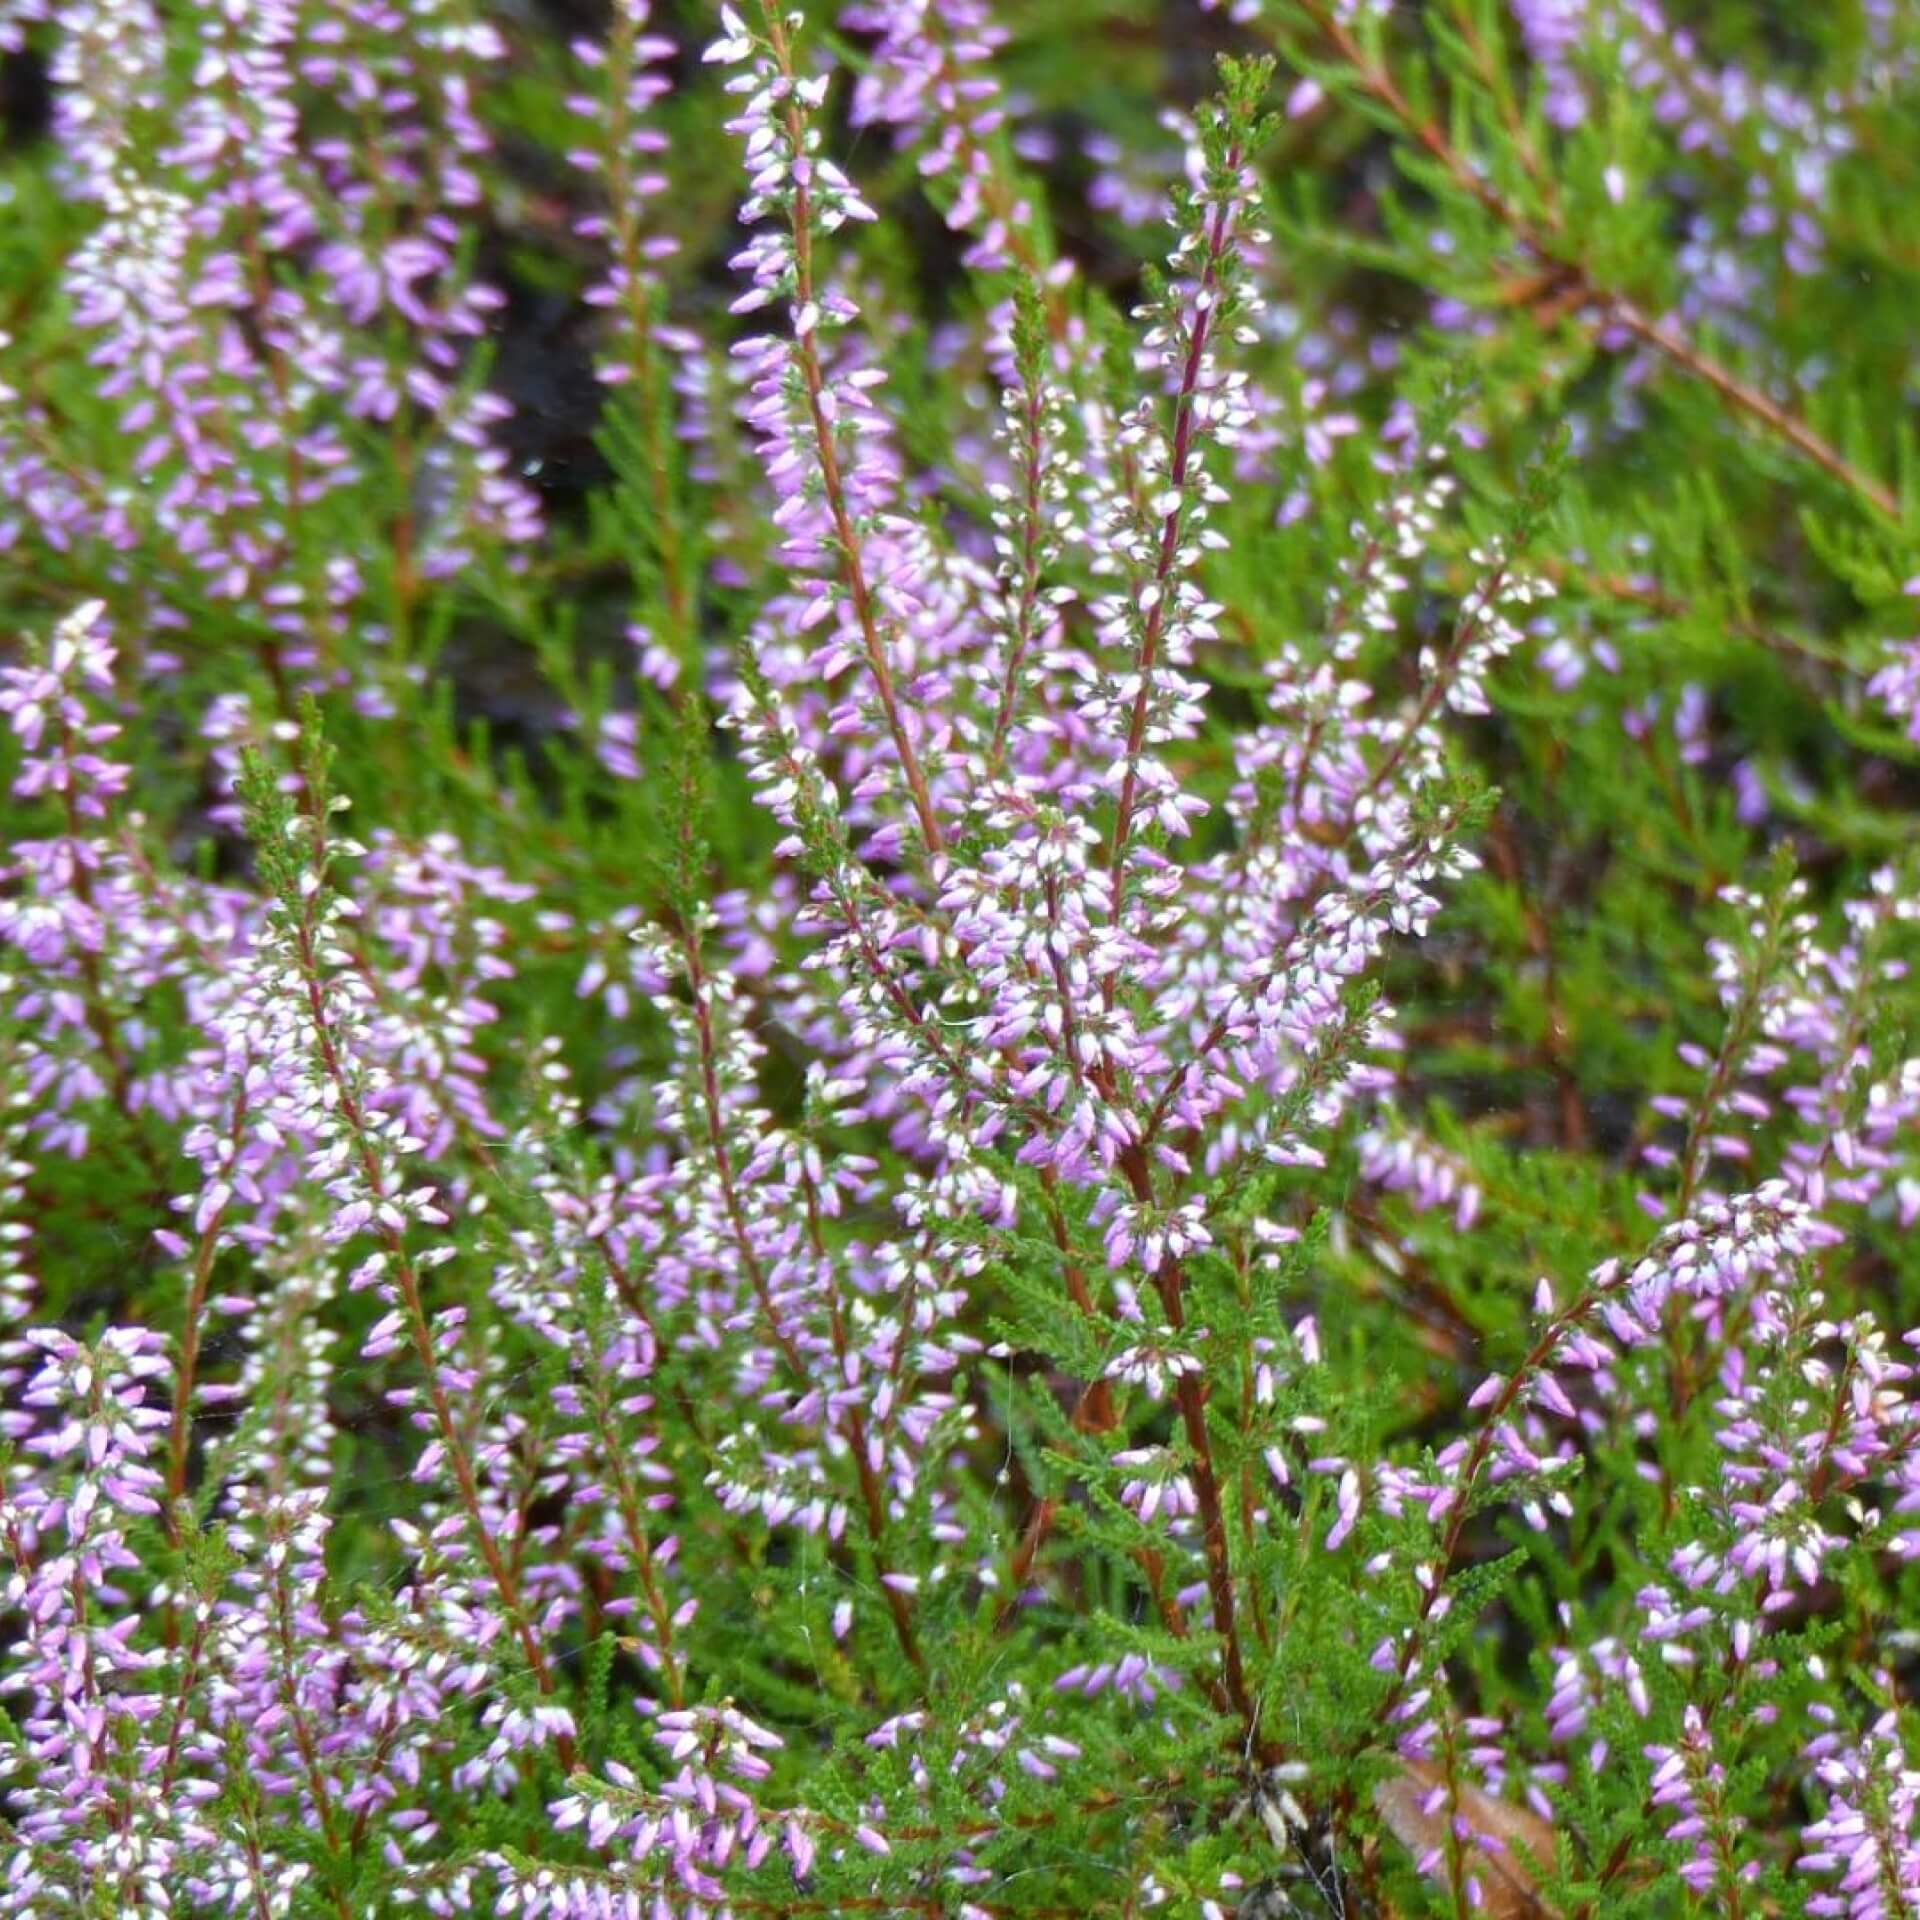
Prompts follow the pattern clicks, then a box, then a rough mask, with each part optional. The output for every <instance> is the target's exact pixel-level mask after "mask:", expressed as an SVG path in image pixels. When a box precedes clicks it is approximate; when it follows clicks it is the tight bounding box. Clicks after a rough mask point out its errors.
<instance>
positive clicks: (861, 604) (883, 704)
mask: <svg viewBox="0 0 1920 1920" xmlns="http://www.w3.org/2000/svg"><path fill="white" fill-rule="evenodd" d="M763 13H764V16H765V20H766V28H767V45H768V47H769V48H770V49H771V51H772V53H773V57H774V59H775V61H776V62H777V63H778V65H779V68H780V73H781V76H782V78H783V79H784V80H785V81H786V83H787V90H786V101H785V105H784V107H783V109H782V112H783V117H784V119H785V122H786V131H787V138H788V140H789V142H790V143H791V145H792V149H793V153H794V157H795V160H796V162H799V161H801V160H802V157H803V156H804V155H805V153H806V135H807V122H806V116H805V115H804V114H803V113H802V112H801V111H800V107H799V95H798V91H797V88H798V75H797V74H796V72H795V70H794V64H793V45H792V42H791V41H790V40H789V39H788V38H787V31H786V22H785V20H784V19H783V18H782V14H781V10H780V8H779V7H778V6H777V5H776V4H772V3H771V0H768V4H765V5H764V6H763ZM793 298H794V303H795V306H796V307H797V308H798V309H800V310H801V311H802V312H805V311H807V310H809V309H811V308H813V307H815V306H816V304H817V297H816V293H815V288H814V276H813V212H812V195H811V192H810V190H809V188H808V184H807V174H806V171H805V169H804V166H800V165H797V166H796V169H795V174H794V183H793ZM794 361H795V363H796V364H797V365H798V367H799V369H800V380H801V384H802V385H803V387H804V388H805V389H806V396H807V418H808V421H809V423H810V424H811V426H812V429H813V443H814V449H815V451H816V453H817V454H818V456H819V461H820V481H821V485H822V488H823V489H824V491H825V494H826V501H827V511H828V513H829V514H830V515H831V517H832V520H833V531H834V540H835V544H836V545H837V546H838V547H839V550H840V575H841V581H842V584H843V585H844V586H845V587H846V590H847V597H848V599H849V600H851V601H852V603H853V613H854V618H855V620H857V621H858V622H859V626H860V639H861V644H862V646H863V648H864V650H865V654H866V662H867V672H868V673H869V675H871V677H872V680H873V690H874V693H875V696H876V697H877V698H878V700H879V702H880V710H881V712H882V714H883V715H884V716H885V718H886V723H887V732H888V734H889V735H890V736H891V737H892V740H893V746H894V751H895V752H896V753H898V754H899V756H900V769H901V772H902V774H903V775H904V776H905V778H906V782H907V790H908V792H909V794H910V795H911V796H912V799H913V810H914V814H915V816H916V817H917V818H918V820H919V822H920V836H921V839H922V841H923V842H924V843H925V846H926V849H927V852H928V853H929V854H936V855H937V854H938V853H939V852H940V851H941V849H942V847H943V846H944V844H945V839H944V836H943V835H942V833H941V831H940V819H939V815H938V814H937V813H936V812H935V810H934V805H933V795H932V792H931V791H930V789H929V788H928V785H927V776H926V772H925V770H924V769H923V768H922V766H921V765H920V755H919V753H918V751H917V749H916V748H915V746H914V744H913V736H912V735H911V734H910V733H909V732H908V731H907V725H906V722H905V720H904V718H903V717H902V715H901V711H900V698H899V693H898V691H897V689H896V688H895V686H894V681H893V669H892V667H891V666H890V665H889V664H888V661H887V648H886V640H885V637H884V636H883V635H882V633H881V631H880V617H879V613H878V610H877V609H876V608H875V606H874V602H873V592H872V589H871V587H870V586H869V584H868V581H867V572H866V562H865V560H864V558H863V557H862V554H863V550H862V547H861V544H860V535H859V532H858V530H857V529H856V528H855V526H854V520H853V513H852V510H851V508H850V507H849V506H848V504H847V489H846V481H845V477H844V476H843V475H842V473H841V470H840V448H839V443H838V442H837V440H836V439H835V437H834V430H833V422H832V421H831V420H830V419H829V417H828V412H827V402H826V397H825V396H826V384H827V382H826V374H825V372H824V370H823V369H822V367H821V365H820V350H819V347H818V346H817V345H816V342H815V334H814V330H813V329H812V328H810V327H809V328H807V329H806V330H805V331H804V332H801V333H799V334H798V335H797V336H796V338H795V341H794Z"/></svg>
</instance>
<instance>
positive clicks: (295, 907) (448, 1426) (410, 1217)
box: [244, 742, 572, 1756]
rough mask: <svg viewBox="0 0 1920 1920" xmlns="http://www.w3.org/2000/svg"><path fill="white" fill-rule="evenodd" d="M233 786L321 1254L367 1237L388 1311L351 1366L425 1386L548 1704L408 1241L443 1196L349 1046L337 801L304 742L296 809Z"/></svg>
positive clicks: (445, 1351) (263, 777)
mask: <svg viewBox="0 0 1920 1920" xmlns="http://www.w3.org/2000/svg"><path fill="white" fill-rule="evenodd" d="M244 779H245V786H244V798H245V801H246V804H247V807H248V810H249V827H250V832H251V834H252V836H253V838H254V843H255V845H256V847H257V849H258V857H259V859H260V861H261V864H262V874H263V879H264V880H265V883H266V886H267V889H268V892H269V896H270V898H271V900H272V902H273V905H272V907H271V909H270V912H269V919H268V923H267V926H266V928H265V929H264V930H263V934H262V938H261V954H260V960H261V967H262V978H263V985H264V987H265V989H266V991H267V994H268V995H269V997H270V999H271V1000H272V1001H273V1003H274V1004H275V1005H276V1006H277V1007H279V1008H281V1009H284V1010H285V1012H286V1013H287V1014H288V1015H289V1016H290V1024H291V1025H292V1027H293V1030H294V1036H297V1044H299V1046H300V1048H301V1053H300V1054H299V1055H296V1056H295V1058H294V1059H293V1060H292V1061H290V1062H289V1066H290V1067H291V1069H292V1074H291V1076H290V1080H291V1083H290V1085H289V1087H288V1089H287V1092H286V1095H285V1096H284V1098H283V1102H282V1104H283V1105H284V1106H285V1108H286V1109H287V1113H286V1118H287V1119H288V1120H289V1121H290V1122H291V1123H292V1124H293V1126H294V1127H296V1128H297V1130H298V1132H299V1133H300V1134H301V1135H302V1136H303V1137H304V1138H305V1139H307V1140H308V1141H309V1142H310V1143H311V1145H310V1152H311V1155H312V1157H311V1159H310V1162H309V1167H308V1174H309V1178H311V1179H313V1180H314V1181H315V1182H317V1183H318V1184H319V1185H320V1186H321V1187H322V1188H323V1189H324V1190H325V1191H326V1192H327V1193H328V1194H329V1195H330V1197H331V1198H332V1200H333V1201H334V1202H335V1203H336V1207H337V1211H336V1212H335V1214H334V1216H333V1219H332V1221H331V1224H330V1226H329V1229H328V1235H327V1237H328V1239H329V1241H330V1242H331V1243H332V1244H334V1245H336V1246H338V1245H344V1244H346V1243H348V1242H350V1241H351V1240H352V1239H354V1238H355V1237H356V1236H358V1235H360V1234H363V1233H371V1234H372V1235H373V1237H374V1238H375V1240H376V1241H377V1243H378V1245H377V1248H376V1250H375V1251H374V1252H373V1253H371V1254H369V1255H367V1256H366V1257H365V1258H363V1259H362V1260H361V1261H360V1262H359V1263H358V1265H357V1266H356V1267H355V1269H354V1273H353V1285H354V1286H355V1287H356V1288H371V1289H372V1290H373V1291H374V1292H375V1293H376V1294H377V1296H378V1297H379V1298H380V1299H381V1300H382V1301H383V1302H385V1303H386V1305H387V1307H388V1309H389V1310H388V1312H387V1314H386V1315H385V1316H384V1317H383V1318H382V1319H381V1320H380V1321H379V1322H378V1323H377V1324H376V1325H375V1327H374V1329H373V1331H372V1332H371V1333H370V1334H369V1336H368V1338H367V1340H366V1342H365V1343H364V1344H363V1347H362V1354H363V1357H367V1358H378V1357H380V1356H381V1355H384V1354H385V1353H387V1352H390V1351H392V1350H394V1349H396V1348H398V1347H400V1346H402V1345H405V1346H407V1347H409V1348H410V1349H411V1351H412V1353H413V1356H414V1358H415V1360H416V1361H417V1362H418V1364H419V1366H420V1369H421V1371H422V1373H423V1374H424V1376H425V1380H424V1385H423V1387H422V1388H420V1389H406V1390H403V1391H402V1393H401V1394H400V1395H399V1400H398V1403H399V1404H401V1405H403V1406H406V1407H408V1408H409V1409H411V1410H412V1411H413V1413H414V1417H415V1420H416V1422H417V1423H418V1424H420V1425H421V1426H423V1427H424V1428H425V1430H426V1431H427V1432H428V1433H429V1435H430V1436H431V1438H430V1442H429V1445H428V1447H427V1449H426V1451H425V1452H424V1453H423V1455H422V1456H421V1458H420V1460H419V1461H418V1462H417V1463H416V1466H415V1468H414V1473H415V1476H416V1477H417V1478H418V1479H420V1480H422V1481H424V1482H432V1481H434V1480H437V1479H438V1478H439V1476H440V1474H441V1472H442V1471H443V1470H444V1471H445V1472H446V1473H447V1474H449V1475H450V1477H451V1480H452V1482H453V1486H454V1489H455V1492H456V1495H457V1501H458V1505H459V1507H460V1510H461V1514H462V1518H463V1522H464V1525H465V1527H466V1528H467V1529H468V1531H469V1537H470V1544H471V1546H472V1548H473V1549H474V1551H475V1552H476V1553H477V1554H478V1555H479V1557H480V1560H481V1562H482V1563H483V1565H484V1567H485V1570H486V1576H487V1580H488V1582H489V1584H490V1585H491V1588H492V1590H493V1594H494V1596H495V1600H496V1603H497V1604H498V1606H499V1607H500V1609H501V1612H502V1614H503V1616H504V1618H505V1621H506V1623H507V1625H508V1627H509V1629H510V1631H511V1633H512V1635H513V1638H514V1640H515V1642H516V1643H517V1645H518V1647H519V1650H520V1652H521V1654H522V1655H523V1657H524V1658H525V1660H526V1663H527V1667H528V1669H529V1670H530V1671H531V1673H532V1675H533V1677H534V1680H535V1683H536V1685H537V1686H538V1688H539V1690H540V1692H541V1693H542V1694H547V1695H550V1694H552V1693H553V1692H554V1690H555V1682H554V1677H553V1669H552V1665H551V1661H550V1658H549V1654H548V1649H547V1646H546V1643H545V1641H544V1639H543V1637H542V1635H541V1633H540V1631H539V1630H538V1629H537V1627H536V1623H535V1617H534V1614H533V1612H532V1609H531V1606H530V1603H529V1601H528V1598H527V1595H526V1590H525V1587H524V1584H523V1578H522V1575H521V1574H520V1573H519V1572H518V1571H517V1569H516V1564H515V1558H514V1555H513V1553H512V1550H511V1548H510V1546H509V1544H508V1542H507V1541H506V1539H505V1538H503V1535H502V1531H501V1527H500V1521H499V1517H498V1516H497V1515H496V1514H495V1513H493V1512H491V1511H490V1510H489V1503H488V1499H487V1496H486V1493H485V1490H484V1481H483V1472H484V1469H483V1466H482V1463H481V1462H479V1461H478V1460H476V1458H475V1455H474V1452H473V1449H472V1446H471V1444H470V1441H469V1439H468V1428H467V1423H466V1421H465V1420H464V1419H463V1418H462V1417H461V1415H460V1412H459V1410H458V1409H459V1403H460V1401H461V1400H462V1399H463V1398H464V1396H465V1394H466V1393H467V1392H468V1391H470V1389H471V1387H472V1385H473V1377H472V1375H471V1374H470V1373H469V1372H468V1371H467V1369H466V1368H465V1366H464V1365H463V1364H462V1355H461V1335H462V1331H463V1329H464V1327H465V1324H466V1314H465V1311H464V1310H463V1309H461V1308H457V1307H447V1308H442V1309H440V1310H438V1311H437V1312H436V1311H434V1310H431V1309H430V1308H429V1306H428V1304H427V1298H426V1293H425V1276H426V1275H428V1274H429V1273H430V1272H431V1271H432V1270H434V1269H435V1268H438V1267H440V1266H443V1265H445V1263H446V1262H447V1261H448V1260H450V1259H452V1258H454V1257H455V1255H456V1251H457V1250H456V1249H455V1248H454V1247H453V1246H452V1245H450V1244H447V1243H444V1242H443V1243H441V1244H439V1245H435V1246H429V1247H426V1248H422V1249H419V1250H418V1251H416V1250H415V1249H414V1248H413V1247H412V1246H410V1244H409V1236H410V1234H411V1233H412V1231H413V1229H415V1228H416V1227H420V1226H427V1227H435V1226H445V1225H447V1224H448V1221H449V1218H450V1216H449V1215H448V1214H447V1213H446V1211H445V1209H444V1205H443V1202H442V1196H441V1195H440V1194H439V1193H438V1192H437V1191H436V1190H435V1189H434V1188H433V1187H432V1186H430V1185H429V1184H427V1183H426V1182H423V1181H418V1180H415V1179H413V1178H411V1177H410V1175H409V1172H408V1169H407V1165H406V1162H407V1161H408V1159H410V1158H411V1157H412V1156H413V1155H414V1154H416V1153H417V1152H418V1151H419V1150H420V1147H421V1144H422V1143H421V1142H420V1140H419V1139H418V1138H417V1137H416V1136H414V1135H413V1134H411V1133H410V1132H409V1131H408V1130H407V1126H406V1123H405V1120H404V1117H403V1116H402V1115H400V1114H397V1113H391V1112H387V1111H385V1110H384V1109H383V1107H382V1104H381V1102H380V1099H379V1095H380V1093H381V1091H382V1088H383V1086H384V1085H385V1084H386V1076H385V1074H384V1073H383V1071H382V1070H381V1069H380V1067H379V1066H378V1065H377V1064H376V1063H375V1062H374V1061H373V1060H371V1059H370V1058H369V1057H368V1051H367V1049H366V1047H365V1045H364V1041H363V1039H362V1036H363V1033H364V1030H365V1027H366V1024H367V1005H366V1003H367V992H366V989H365V987H364V985H363V984H362V983H360V982H359V981H358V980H357V978H356V977H355V976H354V975H353V973H352V972H351V971H350V968H349V965H348V962H349V955H348V953H347V951H346V950H345V948H344V947H343V945H342V944H341V939H340V935H339V932H338V929H339V927H340V925H341V923H342V921H343V920H344V919H345V918H347V917H348V916H349V915H350V913H351V911H352V909H351V904H350V903H349V902H348V900H347V899H346V898H345V896H344V895H342V894H341V893H339V892H338V891H336V889H335V887H334V884H333V873H334V869H335V868H336V866H337V864H338V863H339V862H340V861H342V860H343V859H347V858H351V857H353V856H354V855H356V854H357V853H359V852H360V848H359V847H358V845H357V843H355V842H352V841H344V840H340V839H338V838H337V837H335V836H334V835H333V834H332V833H331V831H330V818H331V815H332V814H333V813H334V812H335V811H336V810H338V808H339V806H340V804H341V801H340V798H339V797H338V796H334V795H332V794H331V793H330V792H329V790H328V787H327V782H326V762H325V757H324V749H323V748H321V747H319V746H318V745H317V744H316V743H312V742H309V752H308V755H307V758H306V761H305V766H304V779H305V786H306V795H307V806H306V809H305V810H303V811H296V810H295V809H294V808H293V807H292V806H291V805H290V803H289V802H288V800H287V798H286V796H285V795H284V794H283V793H282V792H281V790H280V787H279V785H278V783H277V781H276V780H275V779H274V777H273V776H272V774H271V773H269V772H268V770H267V769H266V768H265V767H264V765H262V764H260V763H258V762H255V763H253V764H252V765H251V766H250V767H249V768H248V769H247V770H246V773H245V776H244ZM423 1396H424V1403H425V1404H424V1406H422V1405H421V1404H420V1402H421V1400H422V1397H423ZM535 1724H537V1726H538V1728H539V1730H540V1731H541V1733H542V1734H544V1735H545V1736H546V1737H549V1738H551V1739H553V1740H554V1741H555V1743H556V1745H557V1748H558V1750H559V1752H560V1753H561V1754H562V1755H563V1756H564V1755H565V1754H567V1753H568V1752H569V1750H570V1745H571V1738H572V1726H571V1721H570V1718H569V1716H568V1715H567V1714H566V1712H565V1710H564V1709H562V1708H558V1707H555V1708H553V1709H551V1710H543V1713H542V1715H541V1717H540V1719H539V1721H538V1722H537V1723H535Z"/></svg>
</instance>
